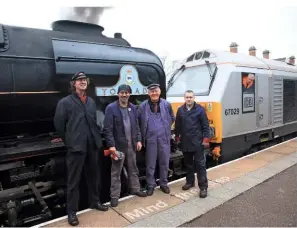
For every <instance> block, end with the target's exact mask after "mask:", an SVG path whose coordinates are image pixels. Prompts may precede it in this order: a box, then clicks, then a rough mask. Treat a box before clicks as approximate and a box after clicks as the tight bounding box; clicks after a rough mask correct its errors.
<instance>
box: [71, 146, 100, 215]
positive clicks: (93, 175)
mask: <svg viewBox="0 0 297 228" xmlns="http://www.w3.org/2000/svg"><path fill="white" fill-rule="evenodd" d="M97 160H98V150H97V148H96V146H95V144H93V143H92V144H89V145H88V148H87V152H81V151H79V152H68V153H67V155H66V163H67V170H68V173H67V211H68V213H69V212H77V211H78V202H79V184H80V179H81V176H82V172H84V177H85V178H86V182H87V185H88V199H89V204H90V205H91V204H95V203H98V202H99V186H98V184H99V183H100V173H99V167H98V163H97Z"/></svg>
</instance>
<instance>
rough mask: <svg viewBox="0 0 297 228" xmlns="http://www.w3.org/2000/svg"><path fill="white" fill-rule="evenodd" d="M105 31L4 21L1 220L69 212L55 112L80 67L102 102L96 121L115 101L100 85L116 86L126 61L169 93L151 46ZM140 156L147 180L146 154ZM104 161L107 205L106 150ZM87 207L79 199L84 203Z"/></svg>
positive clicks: (22, 221) (13, 222)
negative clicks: (36, 26)
mask: <svg viewBox="0 0 297 228" xmlns="http://www.w3.org/2000/svg"><path fill="white" fill-rule="evenodd" d="M103 30H104V28H103V27H101V26H99V25H94V24H88V23H82V22H75V21H67V20H64V21H55V22H54V23H52V30H41V29H33V28H24V27H16V26H7V25H1V24H0V69H1V74H0V80H1V85H0V105H1V112H0V224H1V225H4V226H23V225H25V226H27V225H28V224H30V223H31V222H34V221H38V222H41V221H44V220H47V219H51V218H54V217H55V216H60V215H58V214H59V213H62V214H63V213H64V211H63V210H64V209H63V205H64V204H65V177H66V176H65V173H66V170H65V164H64V155H65V153H66V148H65V147H64V144H63V143H55V142H54V141H53V139H55V138H57V137H58V136H57V135H56V133H55V128H54V125H53V116H54V113H55V108H56V104H57V102H58V100H59V99H61V98H62V97H64V96H66V95H68V94H69V88H70V86H69V81H70V78H71V76H72V75H73V74H74V73H75V72H77V71H84V72H85V73H86V74H87V75H88V76H89V77H90V88H89V91H88V93H89V96H91V97H92V98H93V99H94V100H95V101H96V103H97V108H98V120H100V119H101V120H102V119H103V118H104V110H105V107H106V106H107V105H108V104H109V103H110V102H112V101H114V100H115V99H117V98H116V96H111V95H112V94H110V95H106V96H101V95H98V92H97V90H98V87H106V88H108V87H109V88H112V87H113V86H114V85H116V84H117V82H118V81H119V80H122V79H123V78H121V77H122V76H120V74H119V72H120V70H121V68H122V67H123V66H124V65H127V64H129V65H133V66H134V67H135V68H136V69H137V72H138V75H139V81H140V82H141V83H142V84H143V85H144V86H147V85H149V84H150V83H159V84H160V85H161V86H162V91H163V93H162V95H161V96H162V97H165V86H166V79H165V73H164V71H163V67H162V63H161V61H160V59H159V58H158V57H157V56H156V55H155V54H154V53H152V52H151V51H149V50H146V49H141V48H135V47H131V45H130V44H129V43H128V42H127V41H126V40H125V39H123V38H122V35H121V34H120V33H115V34H114V38H109V37H106V36H104V35H103V34H102V32H103ZM128 79H129V80H131V78H128ZM146 98H147V96H146V95H145V94H144V95H143V94H140V95H133V96H132V98H131V99H132V102H133V103H138V102H141V101H142V100H144V99H146ZM98 124H102V121H101V122H98ZM137 156H139V157H138V158H137V159H138V167H139V170H140V179H143V178H144V176H145V164H144V155H143V153H138V154H137ZM177 157H178V156H175V158H177ZM99 160H100V161H99V163H100V164H98V165H100V167H101V173H102V177H101V179H102V183H104V185H103V186H102V189H101V199H102V200H103V202H106V201H109V186H110V159H109V158H108V157H104V153H103V148H102V151H101V152H100V159H99ZM173 163H174V164H175V166H179V164H180V161H179V160H174V159H173V160H172V164H173ZM124 173H125V172H123V178H122V179H123V182H125V174H124ZM82 186H85V185H84V184H83V183H82ZM122 186H123V194H122V195H123V196H124V195H125V194H128V192H127V191H126V189H125V184H123V185H122ZM85 206H86V205H83V200H81V208H84V207H85ZM59 208H61V209H60V210H61V211H59ZM56 211H59V212H56ZM55 213H56V214H55Z"/></svg>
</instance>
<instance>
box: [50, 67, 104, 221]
mask: <svg viewBox="0 0 297 228" xmlns="http://www.w3.org/2000/svg"><path fill="white" fill-rule="evenodd" d="M70 84H71V88H72V94H70V95H68V96H67V97H64V98H62V99H61V100H60V101H59V102H58V104H57V108H56V113H55V117H54V125H55V128H56V130H57V132H58V134H59V136H60V137H61V139H62V140H63V142H64V144H65V146H66V147H67V149H68V153H67V155H66V163H67V170H68V173H67V175H68V178H67V213H68V222H69V224H70V225H72V226H76V225H78V224H79V221H78V219H77V216H76V212H77V210H78V200H79V183H80V178H81V174H82V172H83V171H84V174H85V178H86V180H87V184H88V190H89V191H88V192H89V203H90V207H91V208H94V209H97V210H100V211H107V210H108V207H107V206H105V205H102V204H100V199H99V184H100V183H99V180H100V177H99V175H100V174H99V167H98V163H97V160H98V149H99V148H101V147H102V139H101V130H100V128H99V127H98V126H97V123H96V105H95V102H94V100H93V99H92V98H90V97H88V96H87V95H86V90H87V87H88V81H87V76H86V75H85V74H84V73H83V72H78V73H76V74H75V75H74V76H73V77H72V80H71V82H70Z"/></svg>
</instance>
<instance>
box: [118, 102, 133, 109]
mask: <svg viewBox="0 0 297 228" xmlns="http://www.w3.org/2000/svg"><path fill="white" fill-rule="evenodd" d="M117 105H118V107H119V108H120V107H121V105H120V101H119V100H117ZM127 108H131V103H130V102H129V101H128V105H127Z"/></svg>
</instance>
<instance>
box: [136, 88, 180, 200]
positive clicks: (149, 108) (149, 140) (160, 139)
mask: <svg viewBox="0 0 297 228" xmlns="http://www.w3.org/2000/svg"><path fill="white" fill-rule="evenodd" d="M147 88H148V90H149V92H148V94H149V97H150V98H149V99H148V100H146V101H144V102H142V103H141V104H140V106H139V108H138V118H139V122H140V128H141V135H142V139H143V144H144V146H145V151H146V152H145V155H146V157H145V159H146V181H147V185H148V188H147V194H148V195H149V196H151V195H153V193H154V189H155V186H156V180H155V176H154V174H155V168H156V162H157V159H158V160H159V170H160V172H159V173H160V189H161V191H163V192H164V193H166V194H169V193H170V189H169V187H168V185H167V183H168V179H167V177H168V170H169V160H170V139H171V126H172V124H173V122H174V119H175V117H174V114H173V110H172V107H171V104H170V103H169V102H168V101H166V100H164V99H162V98H160V94H161V89H160V85H159V84H151V85H149V86H148V87H147Z"/></svg>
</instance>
